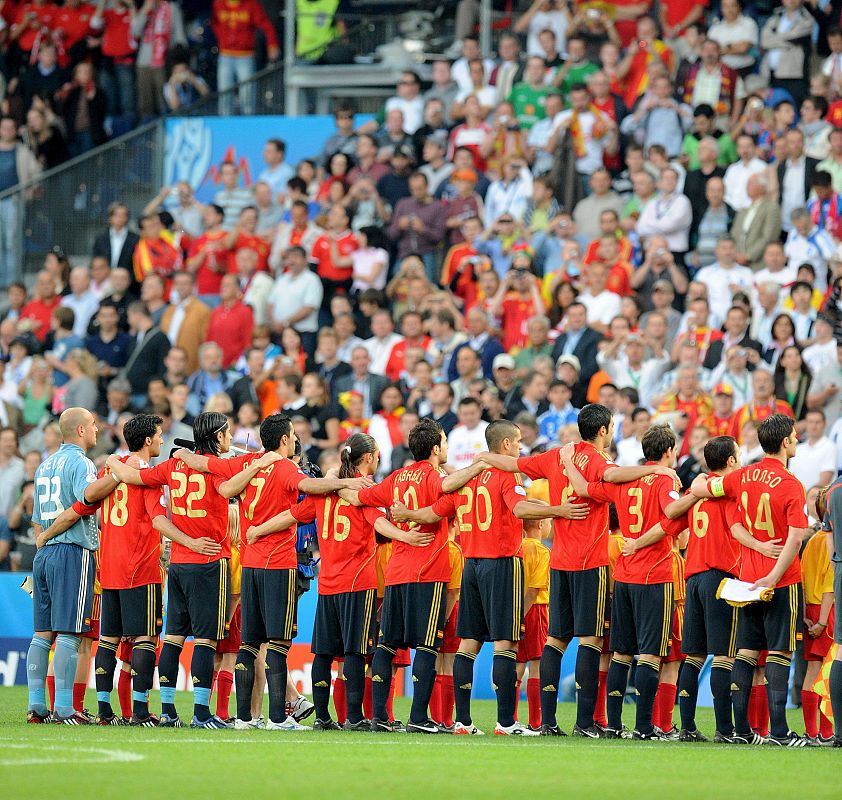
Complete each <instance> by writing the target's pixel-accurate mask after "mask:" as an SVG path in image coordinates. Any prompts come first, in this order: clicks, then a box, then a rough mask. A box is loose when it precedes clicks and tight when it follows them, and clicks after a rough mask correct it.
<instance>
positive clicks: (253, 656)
mask: <svg viewBox="0 0 842 800" xmlns="http://www.w3.org/2000/svg"><path fill="white" fill-rule="evenodd" d="M259 655H260V645H259V644H258V643H257V642H255V643H253V644H241V645H240V651H239V652H238V653H237V663H236V664H234V688H235V690H236V692H237V719H240V720H242V721H243V722H248V721H249V720H250V719H251V695H252V692H253V691H254V663H255V661H257V657H258V656H259Z"/></svg>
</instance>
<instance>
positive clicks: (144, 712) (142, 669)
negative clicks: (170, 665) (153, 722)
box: [132, 642, 158, 719]
mask: <svg viewBox="0 0 842 800" xmlns="http://www.w3.org/2000/svg"><path fill="white" fill-rule="evenodd" d="M157 655H158V654H157V652H156V648H155V642H135V645H134V647H133V648H132V713H133V714H134V715H135V716H136V717H139V718H140V719H145V718H146V717H148V716H149V690H150V689H151V688H152V681H153V680H154V677H155V659H156V657H157Z"/></svg>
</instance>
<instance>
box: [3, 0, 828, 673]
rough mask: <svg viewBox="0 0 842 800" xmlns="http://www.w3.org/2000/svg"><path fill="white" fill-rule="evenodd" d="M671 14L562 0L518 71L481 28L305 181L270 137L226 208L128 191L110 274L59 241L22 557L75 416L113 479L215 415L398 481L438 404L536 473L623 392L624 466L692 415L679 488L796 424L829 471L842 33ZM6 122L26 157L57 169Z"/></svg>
mask: <svg viewBox="0 0 842 800" xmlns="http://www.w3.org/2000/svg"><path fill="white" fill-rule="evenodd" d="M35 5H36V6H40V5H41V4H40V3H36V4H35ZM164 5H167V4H164ZM168 5H170V6H173V5H174V4H168ZM461 5H462V4H460V6H461ZM649 5H650V4H649V3H646V2H642V3H637V4H628V3H598V4H584V5H582V6H575V7H573V8H572V9H569V8H568V7H567V5H566V4H564V3H556V4H549V3H543V2H536V3H535V4H534V5H533V6H532V7H530V8H529V10H528V11H527V12H526V13H525V14H524V15H523V16H522V17H521V18H520V20H519V21H518V23H517V24H516V26H515V28H514V31H513V32H507V33H505V34H504V35H503V36H501V37H500V39H499V42H498V45H497V52H496V53H495V58H494V59H483V58H481V57H480V50H479V45H478V41H477V40H476V39H475V38H472V36H471V35H465V36H463V37H462V38H461V42H460V54H459V56H458V58H456V59H454V60H452V61H451V60H438V61H436V62H435V63H434V64H433V66H432V85H431V86H429V87H426V88H425V87H424V86H423V85H422V83H421V81H420V80H419V78H418V76H417V75H416V74H414V73H413V72H411V71H408V72H406V73H404V74H403V75H402V77H401V79H400V81H399V82H398V85H397V87H396V89H395V95H394V96H393V97H391V98H390V99H389V100H387V101H386V103H385V104H384V106H383V108H382V110H381V112H380V113H379V114H378V115H376V117H375V118H374V119H372V120H370V121H368V122H366V123H364V124H362V125H360V126H359V127H355V122H354V117H355V108H354V104H353V103H352V102H351V101H339V102H338V103H337V104H336V109H335V125H336V131H335V133H334V134H333V135H332V136H331V137H330V138H329V139H328V140H327V141H326V142H324V143H323V144H322V147H321V149H320V151H319V152H318V153H314V154H313V157H312V158H310V159H305V160H302V161H300V162H299V163H297V164H295V165H292V164H288V163H287V162H286V161H285V154H286V152H285V151H286V146H285V143H284V142H283V141H281V140H279V139H275V138H272V139H268V140H267V141H266V143H265V147H264V160H265V168H264V169H263V170H262V171H260V172H259V174H258V175H257V177H256V180H255V181H254V182H253V183H251V184H250V185H246V183H245V180H244V177H243V175H242V174H241V173H240V170H239V169H238V166H237V165H236V164H234V163H225V164H221V165H218V173H219V183H218V189H217V191H216V193H215V195H214V197H213V202H211V203H206V204H205V203H200V202H198V201H197V200H196V198H195V196H194V193H193V189H192V188H191V187H190V186H189V185H188V184H186V183H181V184H179V185H178V186H175V187H169V186H167V187H162V188H161V191H160V193H159V194H158V195H157V196H156V197H154V198H150V202H149V204H148V205H147V206H146V208H144V209H143V211H142V214H141V216H140V218H139V219H138V221H137V227H136V229H135V228H134V226H133V224H132V222H131V220H130V213H129V209H128V208H127V207H126V206H125V205H124V204H121V203H115V204H113V205H112V206H111V208H110V209H109V214H108V219H107V220H103V228H102V233H101V235H100V236H98V237H97V239H96V240H95V242H93V243H92V248H91V253H90V258H89V259H88V260H87V261H86V263H84V264H80V265H76V266H71V264H70V261H69V259H68V257H67V256H66V255H65V253H64V252H63V251H62V249H61V248H60V247H59V246H56V247H54V248H53V249H52V250H51V251H50V252H49V253H48V254H46V256H45V260H44V266H43V269H42V271H41V272H39V273H38V275H37V278H36V280H35V283H34V285H33V286H32V287H28V286H26V285H25V284H24V283H22V282H19V281H17V280H12V281H9V282H8V307H7V308H6V309H5V311H4V312H3V316H2V321H0V353H2V357H3V361H2V364H3V370H4V372H3V382H2V390H0V391H2V402H0V422H2V424H3V426H4V427H3V430H2V432H0V516H2V517H3V519H4V520H5V522H4V523H2V524H0V560H2V563H3V565H4V566H5V567H6V568H9V567H12V568H15V569H22V570H25V569H28V568H29V567H30V566H31V564H32V559H33V557H34V554H35V540H34V536H33V534H32V531H31V527H30V523H31V515H32V505H33V490H32V479H33V476H34V472H35V469H37V467H38V465H39V464H40V462H41V460H42V459H43V458H44V457H45V456H48V455H50V454H53V453H55V452H56V451H57V450H58V448H59V446H60V442H61V435H60V430H59V428H58V425H57V424H56V421H55V420H56V418H57V417H58V415H60V414H61V412H62V411H63V410H65V409H67V408H71V407H81V408H87V409H91V410H93V411H94V412H95V413H96V417H97V420H98V424H99V428H100V437H99V439H98V441H97V444H96V446H95V447H94V448H93V449H92V450H91V452H90V455H91V457H92V458H94V460H95V461H97V462H98V465H101V464H102V463H104V461H105V458H106V456H107V454H109V453H112V452H117V453H119V454H123V455H125V454H127V453H128V448H127V445H126V442H125V440H124V438H123V426H124V425H125V424H126V422H127V421H128V420H130V419H131V418H132V417H133V416H134V415H135V414H136V413H138V412H141V411H144V412H147V413H151V414H155V415H157V416H158V417H160V418H161V419H162V420H163V423H162V428H163V434H164V442H165V444H164V446H163V447H162V448H161V457H162V458H164V457H166V456H167V455H168V454H169V452H170V450H171V448H172V446H173V444H174V441H175V439H176V438H187V439H189V438H191V435H192V432H191V427H190V426H191V424H192V422H193V421H194V419H195V418H196V417H197V416H198V415H199V414H201V413H202V412H218V413H221V414H224V415H226V416H227V417H228V418H229V420H230V422H229V425H230V429H231V431H232V438H233V444H234V445H235V446H237V447H240V448H242V449H244V450H248V451H255V452H256V451H258V450H260V449H261V441H260V437H259V427H260V424H261V421H262V420H265V419H267V418H268V417H270V416H271V415H273V414H274V413H276V412H279V411H280V412H283V413H284V414H286V415H288V416H290V417H291V418H292V420H293V424H294V428H295V434H296V437H297V438H298V440H299V441H300V442H301V447H302V450H303V451H304V453H305V454H306V456H307V457H308V459H309V460H310V461H312V462H313V463H316V464H318V465H319V466H320V467H321V469H322V471H323V472H327V470H328V469H330V468H331V467H336V466H338V464H339V461H340V448H342V447H343V446H344V443H345V442H346V441H347V440H348V439H349V438H350V437H351V436H352V435H354V434H358V433H368V434H370V435H371V436H372V437H373V438H374V440H375V441H376V442H377V444H378V446H379V452H380V467H379V470H378V472H377V473H376V475H374V476H373V477H374V478H377V479H379V478H384V477H385V476H387V475H388V474H390V473H391V472H392V471H394V470H397V469H400V468H402V467H404V466H405V465H406V464H408V463H411V462H413V461H414V460H415V459H414V458H413V456H412V453H411V452H410V443H409V434H410V431H411V430H412V429H413V428H414V426H415V425H416V424H417V423H418V421H419V420H420V419H422V418H431V419H433V420H435V421H436V422H437V423H439V424H440V425H441V426H442V428H443V430H444V432H445V434H446V436H447V444H448V450H449V458H448V464H449V466H450V467H451V468H453V469H457V470H458V469H460V468H464V467H468V466H470V465H471V464H472V463H473V461H474V457H475V456H476V455H477V453H479V452H481V451H484V450H485V449H486V447H487V442H486V437H485V432H486V428H487V426H488V425H489V423H492V422H495V421H498V420H501V419H509V420H512V421H513V422H514V423H515V424H516V425H517V427H518V429H519V434H520V446H521V452H522V453H523V454H524V455H536V454H540V453H542V452H544V451H546V450H549V449H553V448H556V447H559V446H560V445H562V444H566V443H570V442H576V441H579V439H580V435H579V429H578V426H577V420H578V416H579V411H580V409H582V408H583V407H584V406H585V405H586V404H588V403H599V404H601V405H602V406H604V407H606V408H608V409H609V410H610V412H611V414H612V418H613V438H612V439H611V441H606V442H605V444H606V446H607V447H608V451H609V452H610V453H611V454H612V455H613V456H614V457H615V458H616V463H617V464H618V465H619V466H620V467H625V466H628V467H631V466H636V465H638V464H640V463H641V461H642V460H643V458H644V449H643V437H644V434H645V433H646V432H647V430H649V428H650V424H651V423H652V422H663V423H667V424H668V425H669V426H670V428H671V429H672V431H673V432H674V435H675V437H676V439H677V444H676V449H677V454H678V462H677V472H678V475H679V477H680V479H681V483H682V484H683V487H684V488H688V487H690V485H691V484H692V482H693V480H694V478H696V476H698V475H699V474H700V473H702V472H706V471H708V466H707V465H706V463H705V455H704V450H705V446H706V444H708V442H709V440H710V439H711V438H712V437H716V436H720V435H723V434H728V435H731V436H733V438H734V439H735V440H736V441H737V443H738V444H739V446H740V449H741V454H742V463H743V464H751V463H753V462H755V461H758V460H760V459H761V458H762V457H763V452H762V447H761V442H760V440H759V437H758V428H759V425H760V423H761V422H762V421H763V420H765V419H767V418H769V417H772V416H773V415H776V414H783V415H787V416H790V417H792V418H793V419H794V420H795V421H796V430H797V432H798V436H799V438H800V442H799V444H798V448H797V451H796V452H795V455H794V458H792V460H791V462H790V469H791V470H792V472H793V474H794V475H795V476H796V478H797V479H798V480H799V481H800V482H801V483H802V484H803V485H804V487H806V489H811V488H812V487H815V486H820V485H826V484H828V483H829V482H830V481H831V480H832V479H833V478H834V477H835V475H836V473H837V471H838V470H839V468H840V465H842V421H840V412H841V411H842V396H840V391H842V338H840V337H842V273H840V271H839V267H840V265H842V249H840V239H842V221H841V220H842V195H840V192H842V116H840V115H841V114H842V100H840V99H839V95H840V94H842V84H840V78H842V69H840V68H842V30H840V28H839V27H838V26H837V23H838V22H839V19H838V18H834V19H832V20H829V19H828V18H827V17H826V15H825V14H824V12H819V11H818V10H817V9H816V8H815V7H814V6H813V5H812V4H804V3H802V2H801V0H785V1H784V2H783V4H782V5H781V6H780V7H777V8H774V9H772V8H765V6H763V7H762V8H761V7H760V6H758V8H757V9H754V11H755V13H753V14H752V15H751V16H749V15H747V14H746V13H745V12H744V10H743V8H742V6H741V4H740V3H739V2H738V0H723V2H721V4H720V9H719V11H720V14H721V17H718V18H717V17H715V16H714V15H713V13H712V12H709V11H708V10H707V9H706V4H705V3H698V2H697V3H688V2H670V3H665V2H662V3H661V4H660V8H659V12H658V13H657V14H656V15H655V16H652V15H651V9H650V7H649ZM758 9H759V10H758ZM461 10H462V11H463V12H464V13H466V14H467V13H469V11H470V9H469V8H467V9H466V8H465V7H463V8H462V9H461ZM521 34H525V35H526V43H525V45H524V43H523V41H522V40H521V36H520V35H521ZM814 45H815V48H816V49H817V51H818V52H819V53H825V52H826V53H827V55H826V56H819V57H818V58H816V57H814V56H813V49H814ZM45 47H46V49H47V50H49V47H50V46H49V45H48V44H47V45H43V46H42V47H41V48H40V53H43V52H44V51H45ZM39 58H40V55H39ZM11 123H12V120H7V119H5V118H4V120H3V121H2V122H0V156H2V155H3V154H4V153H5V154H7V155H9V156H10V157H9V159H8V162H9V169H12V168H14V167H15V162H16V161H17V162H18V163H20V162H21V160H25V159H27V158H31V154H29V152H28V151H27V150H26V149H25V146H24V145H22V144H21V143H19V142H17V140H16V129H15V128H14V127H13V125H12V124H11ZM4 130H5V133H4ZM12 153H13V154H14V158H12V157H11V154H12ZM3 163H5V161H2V160H0V164H3ZM18 177H20V174H19V173H18ZM5 274H6V276H7V279H8V278H9V277H12V276H13V275H14V272H13V270H12V269H7V271H6V273H5ZM533 486H534V488H533V487H530V492H531V494H532V495H534V496H540V495H541V492H546V485H543V486H542V485H541V484H539V483H538V482H536V484H534V485H533ZM673 688H674V687H673Z"/></svg>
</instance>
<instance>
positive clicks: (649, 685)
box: [634, 658, 659, 733]
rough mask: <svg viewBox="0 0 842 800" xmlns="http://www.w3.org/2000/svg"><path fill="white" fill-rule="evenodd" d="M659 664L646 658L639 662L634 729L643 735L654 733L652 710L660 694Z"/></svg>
mask: <svg viewBox="0 0 842 800" xmlns="http://www.w3.org/2000/svg"><path fill="white" fill-rule="evenodd" d="M658 668H659V664H658V663H657V662H654V661H647V660H646V659H644V658H639V659H638V660H637V671H636V672H635V675H634V686H635V689H637V716H636V719H635V724H634V727H635V728H636V729H637V730H638V731H640V732H641V733H651V732H652V709H653V708H654V707H655V695H656V694H657V692H658Z"/></svg>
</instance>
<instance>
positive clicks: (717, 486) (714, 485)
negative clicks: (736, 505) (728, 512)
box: [708, 477, 725, 497]
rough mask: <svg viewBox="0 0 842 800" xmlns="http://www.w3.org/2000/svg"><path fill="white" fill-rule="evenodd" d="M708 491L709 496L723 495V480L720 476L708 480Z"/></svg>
mask: <svg viewBox="0 0 842 800" xmlns="http://www.w3.org/2000/svg"><path fill="white" fill-rule="evenodd" d="M708 491H709V492H710V494H711V497H725V482H724V480H723V479H722V478H721V477H717V478H712V479H711V480H709V481H708Z"/></svg>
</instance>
